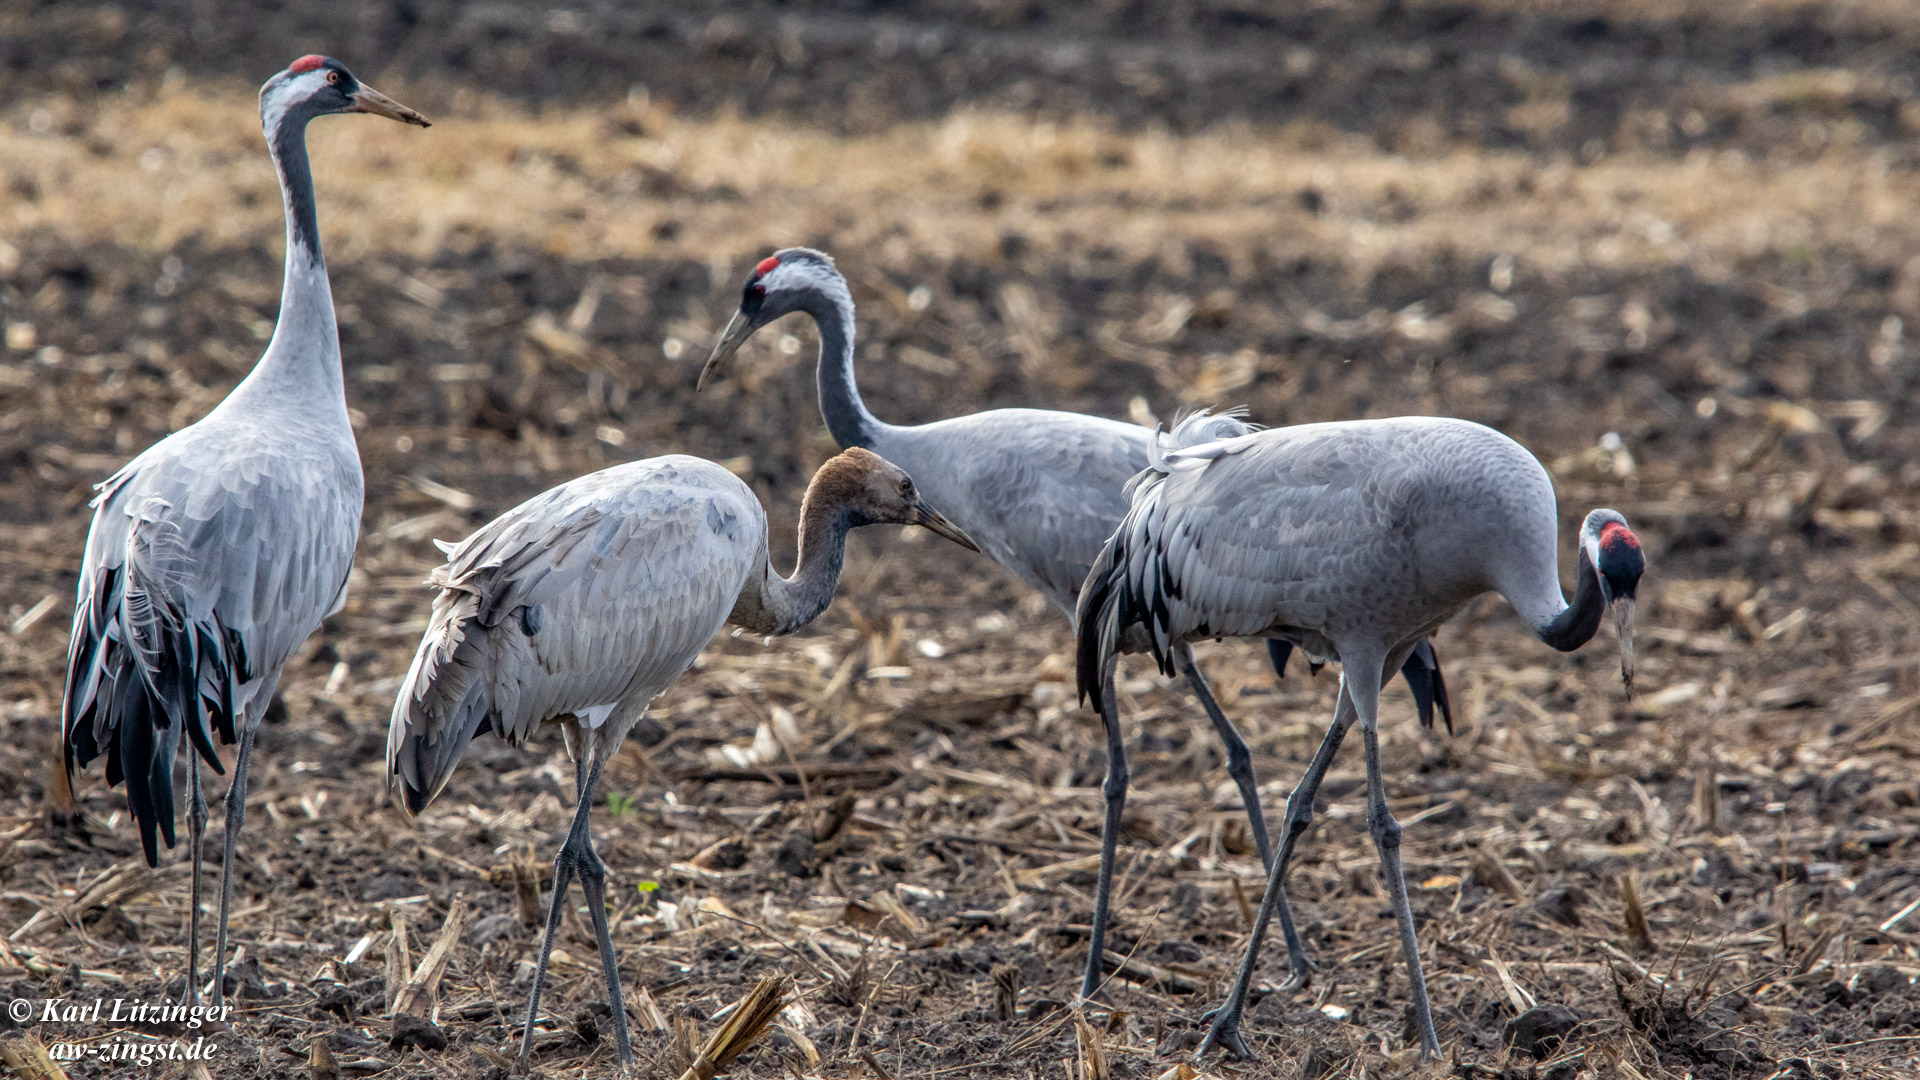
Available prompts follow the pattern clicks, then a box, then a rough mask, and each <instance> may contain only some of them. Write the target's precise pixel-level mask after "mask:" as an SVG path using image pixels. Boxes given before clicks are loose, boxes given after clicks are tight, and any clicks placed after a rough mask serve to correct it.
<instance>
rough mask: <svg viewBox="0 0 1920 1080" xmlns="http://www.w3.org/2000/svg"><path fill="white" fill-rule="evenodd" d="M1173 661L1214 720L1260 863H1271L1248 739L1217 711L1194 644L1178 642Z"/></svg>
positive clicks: (1218, 705)
mask: <svg viewBox="0 0 1920 1080" xmlns="http://www.w3.org/2000/svg"><path fill="white" fill-rule="evenodd" d="M1173 662H1174V664H1175V665H1176V666H1177V667H1178V668H1179V670H1180V674H1182V675H1185V676H1186V677H1187V685H1188V686H1190V687H1192V688H1193V696H1194V697H1197V698H1199V699H1200V707H1201V708H1202V709H1205V710H1206V711H1207V719H1209V720H1211V721H1213V730H1214V733H1215V734H1216V735H1219V736H1220V745H1221V748H1222V749H1224V750H1226V752H1227V775H1228V776H1231V777H1232V778H1233V783H1234V786H1236V787H1238V788H1239V789H1240V804H1241V805H1242V806H1244V807H1246V810H1247V825H1248V826H1249V827H1251V828H1252V829H1253V842H1254V845H1255V846H1257V847H1258V848H1259V849H1260V866H1261V868H1263V869H1264V868H1266V867H1269V866H1272V865H1273V849H1272V848H1271V847H1269V846H1268V843H1267V818H1266V815H1265V814H1263V813H1261V812H1260V785H1259V784H1258V783H1257V782H1256V781H1255V780H1254V778H1253V754H1252V752H1251V751H1249V750H1248V749H1247V741H1246V740H1245V739H1243V738H1241V737H1240V732H1239V731H1238V730H1237V729H1235V728H1234V726H1233V721H1231V720H1229V719H1227V714H1226V713H1224V712H1222V711H1221V710H1220V703H1219V702H1218V701H1215V700H1214V697H1213V687H1212V686H1210V685H1208V684H1207V677H1206V676H1205V675H1202V674H1201V673H1200V666H1199V665H1198V664H1196V663H1194V661H1193V647H1192V646H1190V645H1184V644H1183V645H1181V646H1180V647H1179V651H1178V652H1176V653H1175V654H1174V658H1173Z"/></svg>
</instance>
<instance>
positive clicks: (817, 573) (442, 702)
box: [387, 449, 973, 1065]
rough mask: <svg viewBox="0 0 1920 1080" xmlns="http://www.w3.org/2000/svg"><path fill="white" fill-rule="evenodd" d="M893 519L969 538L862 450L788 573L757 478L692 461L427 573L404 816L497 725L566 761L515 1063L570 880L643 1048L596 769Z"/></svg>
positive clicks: (655, 461)
mask: <svg viewBox="0 0 1920 1080" xmlns="http://www.w3.org/2000/svg"><path fill="white" fill-rule="evenodd" d="M886 522H892V523H896V524H902V525H924V526H926V527H927V528H928V529H930V530H932V531H933V532H935V533H937V534H939V535H941V536H944V537H946V538H947V539H949V540H952V541H954V542H955V543H957V544H960V545H962V546H965V547H972V546H973V541H971V540H969V539H968V538H967V535H966V534H965V533H963V532H961V531H960V530H959V529H956V528H955V527H954V526H953V525H952V524H951V523H949V522H948V521H947V519H945V518H943V517H941V516H940V515H939V514H938V513H936V512H934V511H933V510H932V509H931V508H929V507H928V506H927V505H926V504H924V503H922V502H921V501H920V496H919V493H918V492H917V491H916V490H915V488H914V486H913V481H912V479H910V478H909V477H908V476H907V474H906V473H904V472H902V471H901V470H900V469H899V468H898V467H896V466H894V465H892V464H889V463H888V462H886V461H884V460H882V459H881V458H880V457H879V456H878V455H875V454H872V453H869V452H867V451H865V450H858V449H855V450H848V451H846V452H844V453H842V454H840V455H839V456H838V457H835V458H833V459H832V460H830V461H828V462H827V463H826V464H824V465H822V466H821V467H820V469H819V471H818V472H816V473H815V474H814V477H813V481H812V482H811V483H810V484H808V486H807V492H806V497H805V499H804V501H803V502H802V504H801V508H800V552H799V560H798V566H797V567H796V569H795V570H794V573H793V576H792V577H790V578H783V577H781V576H780V575H779V574H778V573H776V572H775V571H774V569H773V567H772V565H771V564H770V563H769V562H768V558H767V515H766V513H765V512H764V511H763V510H761V508H760V503H759V501H758V500H757V499H755V498H754V496H753V491H752V489H750V488H748V487H747V485H746V484H745V483H744V482H742V481H741V480H740V478H739V477H736V476H734V475H733V474H732V473H730V472H728V471H727V470H726V469H724V468H722V467H720V466H719V465H716V464H714V463H713V462H710V461H705V460H702V459H700V458H694V457H685V456H681V455H670V456H667V457H657V458H648V459H646V460H643V461H634V462H629V463H627V464H625V465H616V466H614V467H612V468H609V469H602V470H601V471H599V472H596V473H590V474H588V475H586V476H583V477H580V478H579V479H576V480H572V481H569V482H567V483H565V484H562V485H560V486H559V487H556V488H553V489H552V490H550V491H547V492H545V493H544V494H540V495H536V496H534V497H533V498H531V499H529V500H527V501H526V502H524V503H521V504H520V505H519V506H517V507H515V508H513V509H512V510H509V511H507V512H506V513H504V514H502V515H500V516H499V517H497V518H495V519H494V520H493V521H491V522H489V523H488V524H486V525H485V526H483V527H481V529H480V530H479V531H478V532H475V533H474V534H473V535H472V536H469V537H468V538H467V539H466V540H464V541H462V542H461V543H460V544H459V545H458V546H452V547H448V548H447V562H446V565H444V566H441V567H439V568H437V569H435V570H434V572H433V575H432V577H431V578H430V580H429V584H431V585H432V586H434V587H435V589H436V590H437V591H436V593H435V595H434V600H433V615H432V618H431V621H430V622H429V624H428V627H427V633H426V637H425V638H424V639H422V641H421V642H420V649H419V651H418V652H417V653H416V654H415V655H414V658H413V666H412V667H411V668H409V669H408V671H407V677H406V679H405V680H404V681H403V682H402V683H401V684H400V694H399V697H398V699H397V700H396V701H395V702H394V706H393V721H392V725H391V727H390V728H389V729H388V732H387V767H388V772H389V773H390V774H391V778H392V781H393V786H394V788H395V790H396V793H397V794H398V796H399V797H400V800H401V802H402V804H403V805H404V806H405V807H406V809H407V812H408V813H409V814H414V815H417V814H419V813H420V812H421V811H422V810H424V809H426V807H427V805H428V804H429V803H431V802H432V801H433V800H434V798H435V797H436V796H438V795H439V794H440V791H441V789H443V788H445V787H446V784H447V781H448V780H449V779H450V778H451V777H452V775H453V770H454V767H455V766H456V765H457V764H459V761H460V756H461V754H462V753H463V752H464V751H465V750H466V748H467V744H468V743H470V742H471V741H472V740H473V738H474V736H476V735H479V734H482V733H484V732H488V731H491V732H493V733H495V734H496V735H499V736H500V737H501V738H503V739H505V740H507V741H508V742H509V743H512V744H514V745H518V744H520V743H521V742H523V741H525V740H526V739H528V738H529V737H531V736H532V735H533V733H534V732H535V731H536V730H538V729H539V728H540V727H541V726H542V725H543V724H557V725H559V727H560V730H561V733H562V735H563V736H564V738H565V739H566V744H567V751H568V753H569V755H570V756H572V757H573V759H574V762H575V766H574V769H575V772H574V776H575V783H574V792H575V796H576V798H575V803H574V814H573V824H572V826H571V828H569V830H568V832H567V837H566V841H565V843H563V844H562V845H561V847H560V850H559V853H558V854H557V855H555V857H554V863H553V903H552V906H551V908H550V909H549V910H548V913H547V929H546V934H545V936H544V937H542V938H541V941H540V962H539V965H538V967H537V968H536V969H535V972H534V977H533V990H532V993H531V995H530V996H529V998H528V1001H527V1022H526V1029H525V1031H524V1033H523V1034H522V1036H521V1040H520V1059H521V1061H522V1062H524V1061H526V1059H527V1057H528V1056H529V1054H530V1053H531V1052H532V1048H533V1025H534V1021H535V1020H536V1019H538V1017H539V1015H540V988H541V985H542V982H543V981H544V979H545V978H546V970H547V959H548V957H549V955H550V954H551V953H552V950H553V935H554V931H555V929H556V928H557V927H558V926H559V924H560V913H561V911H562V910H563V908H562V905H563V904H564V903H565V901H566V895H567V886H568V885H569V884H570V883H571V881H572V879H573V877H575V876H576V875H577V876H578V877H579V878H580V888H581V891H582V892H584V893H585V894H586V899H587V910H588V912H589V914H590V915H591V916H592V919H593V928H594V933H595V934H597V935H598V936H599V939H600V962H601V966H602V968H603V969H604V970H605V973H606V979H607V998H608V1003H609V1004H610V1005H611V1006H612V1009H613V1025H614V1027H613V1030H614V1036H615V1042H616V1045H617V1048H618V1050H619V1054H620V1061H621V1063H622V1064H623V1065H624V1064H627V1063H628V1062H630V1061H631V1060H632V1058H633V1051H632V1048H631V1045H630V1043H629V1042H628V1039H627V1014H626V1010H625V1008H624V1006H623V1004H622V1001H621V996H620V975H619V968H618V966H617V963H616V962H615V960H614V955H613V939H612V937H611V936H610V934H609V932H608V928H607V912H606V903H605V900H604V895H605V887H606V867H605V865H604V864H602V863H601V861H600V856H599V855H598V854H597V853H595V851H594V848H593V837H592V835H591V833H590V832H589V830H588V817H589V810H590V809H591V807H592V804H593V790H594V786H595V784H596V783H598V781H599V778H600V770H601V768H602V767H603V766H604V765H605V764H606V762H607V760H608V759H609V758H611V757H612V756H613V755H614V753H615V752H617V751H618V750H619V749H620V745H621V744H622V743H623V742H624V741H625V740H626V737H627V733H628V732H629V731H630V730H632V728H633V725H634V724H635V723H636V722H637V721H639V719H640V718H641V717H642V716H643V715H645V713H646V710H647V705H648V703H649V702H651V701H652V700H653V699H654V698H655V697H658V696H659V695H660V694H661V693H662V692H664V691H665V690H666V689H667V687H668V686H671V685H672V684H673V681H674V680H675V679H677V678H679V677H680V673H681V672H683V671H685V670H686V669H687V668H688V667H689V666H690V665H691V664H692V663H693V661H694V658H695V657H697V656H698V655H699V654H700V650H701V649H702V648H703V647H704V646H705V645H706V644H707V642H708V640H709V639H711V638H712V637H713V635H714V634H715V633H716V632H717V631H718V630H719V629H720V628H721V627H722V626H724V625H726V624H728V623H732V624H733V625H735V626H739V627H744V628H745V629H747V630H750V631H752V632H754V633H758V634H790V633H792V632H794V631H795V630H798V629H800V628H801V627H803V626H805V625H807V624H808V623H810V622H812V621H813V620H814V619H815V618H816V617H818V616H819V614H820V613H821V612H822V611H824V610H826V607H827V605H828V604H829V603H831V602H832V600H833V591H834V587H835V585H836V584H837V583H838V582H839V580H840V566H841V562H842V559H843V557H844V556H845V553H846V540H847V532H848V530H850V529H853V528H855V527H857V526H861V525H870V524H879V523H886Z"/></svg>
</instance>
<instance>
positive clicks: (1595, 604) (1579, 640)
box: [1533, 544, 1607, 652]
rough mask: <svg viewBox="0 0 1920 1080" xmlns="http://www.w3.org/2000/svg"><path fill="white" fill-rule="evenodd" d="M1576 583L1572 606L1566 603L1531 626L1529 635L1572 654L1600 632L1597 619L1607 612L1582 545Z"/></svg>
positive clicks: (1594, 574) (1590, 562) (1591, 561)
mask: <svg viewBox="0 0 1920 1080" xmlns="http://www.w3.org/2000/svg"><path fill="white" fill-rule="evenodd" d="M1579 578H1580V583H1579V585H1578V586H1577V587H1576V588H1575V590H1574V594H1573V603H1572V604H1566V601H1564V600H1562V601H1561V603H1562V604H1565V605H1566V606H1565V607H1563V608H1562V610H1561V611H1560V613H1559V614H1558V615H1556V616H1554V617H1553V618H1552V619H1549V620H1547V621H1545V622H1542V623H1539V624H1537V625H1535V627H1534V629H1533V632H1534V633H1535V634H1537V635H1539V637H1540V640H1541V641H1544V642H1546V643H1547V644H1548V645H1551V646H1553V647H1554V648H1556V649H1558V650H1560V651H1561V652H1572V651H1573V650H1575V649H1577V648H1579V647H1580V646H1582V645H1585V644H1586V643H1587V642H1589V641H1591V640H1593V635H1594V634H1595V633H1596V632H1598V631H1599V629H1600V619H1601V616H1603V615H1605V614H1606V612H1607V598H1606V596H1605V595H1604V594H1602V593H1601V591H1600V575H1599V573H1598V572H1596V571H1595V570H1594V567H1593V560H1592V559H1591V558H1589V557H1588V556H1587V548H1586V545H1585V544H1582V545H1580V571H1579Z"/></svg>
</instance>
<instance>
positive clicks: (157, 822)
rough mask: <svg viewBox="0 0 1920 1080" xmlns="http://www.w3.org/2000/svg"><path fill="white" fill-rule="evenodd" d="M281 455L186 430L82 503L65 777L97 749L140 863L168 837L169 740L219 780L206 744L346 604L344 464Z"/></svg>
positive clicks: (349, 528)
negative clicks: (123, 805) (83, 538)
mask: <svg viewBox="0 0 1920 1080" xmlns="http://www.w3.org/2000/svg"><path fill="white" fill-rule="evenodd" d="M183 436H184V437H183ZM282 449H284V448H280V447H275V446H271V445H263V444H262V443H260V442H259V441H252V440H249V441H245V442H230V441H223V440H219V439H214V438H208V437H205V436H204V433H201V432H195V431H194V429H191V428H190V429H187V430H186V431H183V432H181V433H180V435H177V436H174V437H173V438H170V439H168V440H165V441H162V442H161V443H158V444H156V445H155V446H154V447H153V448H151V449H149V450H148V451H147V452H146V453H144V454H142V455H141V456H140V457H138V458H135V459H134V460H133V461H132V462H131V463H129V464H128V465H127V466H126V467H125V468H123V469H122V470H120V472H118V473H116V474H114V476H113V477H111V478H110V479H108V480H107V481H106V482H105V483H104V484H102V485H101V486H100V494H99V495H98V497H97V498H95V500H94V504H93V505H94V518H93V526H92V529H91V531H90V532H89V533H88V537H87V551H86V557H85V559H84V561H83V562H82V564H81V571H80V583H79V590H78V595H77V597H76V599H75V605H74V619H73V635H72V639H71V642H70V646H69V652H68V664H67V684H66V695H65V699H64V701H63V704H62V710H61V735H62V741H63V743H64V746H65V756H66V763H67V768H68V770H69V771H71V770H73V769H74V768H75V767H76V766H85V765H86V764H88V763H89V762H91V761H92V760H93V759H94V757H96V756H98V755H99V753H100V752H101V751H102V750H106V751H108V760H107V780H108V782H109V783H110V784H118V783H120V782H121V781H122V780H125V781H126V784H127V802H128V807H129V809H130V810H131V811H132V813H133V816H134V818H135V820H136V822H138V824H139V827H140V832H141V842H142V845H143V847H144V849H145V853H146V856H147V860H148V862H149V863H155V862H157V860H158V858H159V852H158V846H157V839H158V837H157V836H156V832H157V833H158V834H159V835H160V836H164V838H165V840H166V842H167V844H168V845H169V846H171V845H172V844H173V842H174V806H173V780H172V769H173V763H174V758H175V754H176V753H177V751H178V749H179V746H180V740H181V737H182V736H183V735H184V736H185V737H186V738H187V739H188V740H189V741H190V742H191V743H192V744H193V746H194V747H195V749H196V750H197V752H198V753H199V754H200V756H201V757H202V758H203V759H204V760H205V761H206V762H207V764H208V765H210V766H211V767H212V768H213V769H214V770H215V771H217V772H218V771H224V769H223V768H222V766H221V764H220V758H219V755H218V754H217V753H216V752H215V751H214V748H213V736H214V735H215V734H218V735H219V736H220V738H221V739H222V740H223V741H225V742H229V743H231V742H233V741H234V740H235V738H236V736H237V731H236V727H237V725H239V724H243V723H245V722H246V717H245V714H246V711H247V709H248V707H249V705H250V704H253V699H254V697H255V696H256V694H257V692H258V690H259V689H260V687H261V686H263V685H271V684H272V682H273V679H274V678H275V677H277V675H278V673H279V670H280V667H281V665H283V664H285V663H286V661H287V658H288V657H289V656H291V655H292V653H293V651H294V649H296V648H297V647H298V646H299V644H300V642H302V641H304V640H305V639H306V637H307V636H308V635H309V634H311V633H312V632H313V631H314V629H316V628H317V627H318V626H319V625H320V621H321V620H322V619H323V618H325V617H326V616H327V615H328V614H330V613H331V612H333V611H334V610H337V609H338V608H339V606H340V604H341V602H342V601H343V600H344V598H345V592H346V583H347V574H348V572H349V571H350V570H351V569H352V565H353V550H354V543H355V540H356V538H357V536H358V534H359V529H360V511H361V501H362V500H361V492H362V486H361V477H360V471H359V462H358V459H357V458H355V457H351V456H348V457H345V458H342V457H341V456H339V455H331V454H327V453H325V452H323V451H322V452H312V453H297V452H296V453H291V454H289V453H282V452H280V451H281V450H282ZM258 704H259V705H262V706H263V705H264V704H265V702H259V703H258Z"/></svg>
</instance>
